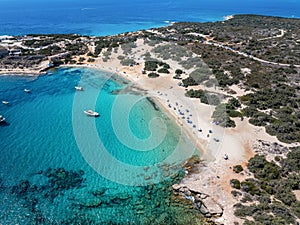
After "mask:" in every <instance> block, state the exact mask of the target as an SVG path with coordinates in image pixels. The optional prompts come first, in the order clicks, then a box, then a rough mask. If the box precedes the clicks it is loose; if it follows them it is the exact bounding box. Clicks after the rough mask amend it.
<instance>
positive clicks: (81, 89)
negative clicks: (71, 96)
mask: <svg viewBox="0 0 300 225" xmlns="http://www.w3.org/2000/svg"><path fill="white" fill-rule="evenodd" d="M75 89H76V91H83V87H81V86H75Z"/></svg>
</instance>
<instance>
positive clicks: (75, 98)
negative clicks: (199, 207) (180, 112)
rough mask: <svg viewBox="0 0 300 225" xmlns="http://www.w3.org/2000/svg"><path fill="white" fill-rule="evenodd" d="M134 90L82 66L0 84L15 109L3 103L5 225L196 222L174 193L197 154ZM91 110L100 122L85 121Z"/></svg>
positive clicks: (0, 154)
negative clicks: (173, 186) (186, 165)
mask: <svg viewBox="0 0 300 225" xmlns="http://www.w3.org/2000/svg"><path fill="white" fill-rule="evenodd" d="M76 85H80V86H82V87H83V88H84V91H82V92H76V91H75V89H74V86H76ZM127 85H130V84H128V83H127V82H126V81H124V80H120V79H119V78H116V77H114V76H113V75H111V74H107V73H105V72H101V71H97V70H90V69H78V68H76V69H74V68H68V69H67V68H60V69H56V70H53V71H50V72H49V73H48V74H47V75H45V76H40V77H14V76H1V77H0V98H1V100H6V101H9V102H10V105H3V104H1V105H0V114H2V115H4V116H5V118H6V120H7V123H6V124H2V125H1V126H0V141H1V143H0V161H1V163H0V179H1V182H0V195H1V196H0V199H1V200H0V223H3V224H16V223H19V224H33V223H37V224H47V223H48V224H49V223H50V224H51V223H53V224H62V223H63V221H64V222H65V223H67V224H79V222H80V220H82V221H84V222H85V223H89V224H94V223H103V224H107V223H109V221H112V222H114V223H125V222H128V221H129V223H131V224H147V221H148V222H149V223H150V222H153V221H156V220H159V218H160V217H162V216H163V218H162V219H163V220H164V221H167V220H168V221H171V220H177V219H180V218H181V219H182V218H184V217H182V216H180V215H181V214H183V215H185V216H187V217H188V218H194V219H195V218H197V216H196V217H195V215H198V214H197V213H195V212H194V213H193V216H192V215H191V214H189V213H188V211H187V210H186V209H185V208H184V207H182V206H180V205H179V206H178V205H175V206H174V205H173V206H172V204H173V201H172V194H171V191H170V190H169V189H168V188H169V187H170V185H171V184H172V182H175V181H176V180H178V179H179V178H180V177H182V175H183V174H182V173H183V171H182V169H181V165H180V164H181V163H182V162H183V161H185V160H186V159H187V158H188V157H190V156H191V155H192V154H193V153H194V147H193V146H192V144H191V143H190V142H189V141H188V140H187V138H186V137H185V135H184V134H182V133H181V130H180V129H179V127H178V126H177V125H176V124H174V123H173V121H172V120H170V119H169V118H168V116H166V115H165V114H164V113H163V112H162V111H160V110H155V108H154V107H153V105H152V104H150V102H149V101H148V100H147V98H145V97H146V96H144V95H142V94H139V93H134V92H131V91H129V92H128V91H126V92H125V91H122V90H124V88H125V87H126V86H127ZM24 88H28V89H30V90H31V93H25V92H24ZM115 90H119V93H118V94H115ZM126 90H128V88H127V89H126ZM86 109H93V110H96V111H97V112H99V113H100V117H98V118H93V117H88V116H86V115H85V114H84V113H83V111H84V110H86ZM59 168H61V169H59ZM25 181H26V182H25ZM27 181H28V182H27ZM20 182H21V183H20ZM22 182H23V183H22ZM179 211H180V213H178V212H179ZM73 217H76V220H74V218H73ZM87 218H88V219H87ZM176 218H177V219H176ZM88 221H89V222H88ZM173 222H174V221H173ZM170 223H171V222H170Z"/></svg>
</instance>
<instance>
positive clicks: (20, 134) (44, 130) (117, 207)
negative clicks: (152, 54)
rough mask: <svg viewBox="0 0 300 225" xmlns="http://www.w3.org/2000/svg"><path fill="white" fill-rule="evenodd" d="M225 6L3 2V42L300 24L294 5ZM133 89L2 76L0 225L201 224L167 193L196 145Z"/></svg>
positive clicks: (82, 73) (93, 75)
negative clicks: (254, 20) (255, 22)
mask: <svg viewBox="0 0 300 225" xmlns="http://www.w3.org/2000/svg"><path fill="white" fill-rule="evenodd" d="M224 2H225V1H223V0H213V1H194V0H177V1H158V0H152V1H150V0H145V1H138V0H133V1H120V0H112V1H103V0H90V1H80V0H60V1H59V0H52V1H49V0H22V1H21V0H0V35H4V34H8V35H25V34H31V33H77V34H83V35H112V34H117V33H121V32H125V31H135V30H139V29H148V28H151V27H159V26H165V25H168V24H169V23H170V22H174V21H199V22H206V21H216V20H223V19H224V16H226V15H231V14H241V13H247V14H249V13H251V14H263V15H273V16H283V17H295V18H300V2H299V1H297V0H286V1H283V0H264V1H262V0H245V1H236V0H228V1H226V4H225V3H224ZM76 85H80V86H82V87H83V88H84V91H82V92H76V91H75V89H74V86H76ZM130 87H131V84H130V83H128V81H125V80H122V79H120V78H118V77H116V76H114V75H112V74H108V73H106V72H102V71H96V70H91V69H84V68H59V69H55V70H52V71H49V72H48V73H47V74H46V75H44V76H40V77H34V76H32V77H30V76H26V77H25V76H0V101H2V100H5V101H9V102H10V104H9V105H4V104H0V115H4V117H5V118H6V121H7V123H5V124H1V126H0V224H22V225H23V224H201V222H200V221H201V216H200V215H199V212H197V211H194V210H191V209H190V208H189V206H186V205H185V204H182V203H181V202H178V200H177V199H176V198H174V196H173V195H172V191H171V190H170V186H171V185H172V183H174V182H177V181H178V180H180V179H181V178H182V177H183V175H184V171H183V169H182V165H181V163H182V162H184V161H185V160H186V159H188V158H189V157H190V156H191V155H192V154H194V153H195V149H194V147H193V145H192V144H191V143H190V142H189V140H188V139H187V138H186V136H185V135H184V134H183V133H182V131H181V129H180V128H179V127H178V126H177V125H176V124H175V123H174V122H173V121H172V120H171V119H170V118H169V117H168V115H166V114H165V113H164V112H163V111H162V110H161V109H157V108H156V107H154V105H153V102H151V101H149V99H147V96H146V95H145V93H143V92H142V91H141V92H136V91H134V90H131V88H130ZM25 88H28V89H30V90H31V92H30V93H26V92H24V89H25ZM86 109H93V110H96V111H97V112H99V113H100V117H98V118H91V117H87V116H86V115H85V114H84V113H83V111H84V110H86Z"/></svg>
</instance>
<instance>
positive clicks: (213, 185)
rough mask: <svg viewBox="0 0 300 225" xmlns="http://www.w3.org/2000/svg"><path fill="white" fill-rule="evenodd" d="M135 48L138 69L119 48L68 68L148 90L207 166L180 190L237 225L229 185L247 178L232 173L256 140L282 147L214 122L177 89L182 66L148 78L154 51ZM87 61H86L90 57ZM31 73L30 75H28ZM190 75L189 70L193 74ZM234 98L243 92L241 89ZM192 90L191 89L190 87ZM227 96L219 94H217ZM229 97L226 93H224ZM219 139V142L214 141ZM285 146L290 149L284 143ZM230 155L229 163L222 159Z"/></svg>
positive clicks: (260, 133) (242, 127)
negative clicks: (201, 196)
mask: <svg viewBox="0 0 300 225" xmlns="http://www.w3.org/2000/svg"><path fill="white" fill-rule="evenodd" d="M136 44H137V47H136V48H135V49H134V52H133V53H132V54H131V55H132V57H133V58H134V59H135V61H136V62H138V64H137V65H132V66H122V64H121V62H120V60H119V59H118V58H117V56H118V55H122V53H123V52H122V50H121V49H120V48H119V49H118V51H117V52H112V53H111V56H110V59H109V60H107V61H105V62H104V60H103V59H102V58H101V57H98V58H96V59H95V62H90V63H88V62H83V64H81V65H67V66H71V67H88V68H94V69H99V70H103V71H107V72H110V73H115V74H118V75H119V76H121V77H123V78H125V79H128V80H130V81H131V82H132V83H133V84H134V85H136V86H137V87H140V88H142V89H143V90H145V91H146V93H147V95H149V96H150V97H152V98H154V99H155V100H156V102H157V103H158V105H159V106H161V107H162V108H163V110H164V111H166V112H167V113H168V114H169V115H170V116H171V117H172V118H173V119H174V120H175V121H176V122H177V124H178V125H179V126H180V127H181V128H182V130H183V132H184V133H185V134H186V135H187V136H188V137H189V139H190V140H191V141H192V143H193V144H194V145H195V147H197V149H198V150H199V152H200V154H201V157H202V159H203V160H204V164H205V166H204V167H203V166H202V167H201V168H199V172H197V173H193V174H187V176H186V177H185V178H184V179H183V180H182V182H181V184H180V185H183V186H186V187H187V188H189V189H190V190H196V191H198V192H203V193H205V194H207V195H209V196H211V197H212V198H213V199H214V200H215V201H216V202H218V204H220V205H221V206H222V208H223V210H224V211H223V215H222V217H220V218H218V222H220V223H221V224H222V223H223V224H229V225H231V224H233V223H234V222H235V221H240V220H239V219H238V218H236V217H234V215H233V205H234V204H235V203H236V200H235V199H234V198H233V196H232V194H231V190H232V189H231V187H230V184H229V180H230V179H232V178H235V177H237V176H239V179H243V177H244V178H246V177H247V176H246V175H240V174H239V175H237V174H235V173H234V172H233V171H232V167H233V166H234V165H238V164H240V165H242V166H243V167H244V168H245V167H246V162H247V160H248V159H249V158H251V157H252V156H253V155H254V154H255V152H254V149H253V145H254V144H255V143H256V142H257V141H258V140H265V141H269V142H277V143H280V142H279V141H278V140H277V138H276V137H272V136H270V135H268V134H267V133H266V132H265V129H264V128H261V127H255V126H252V125H250V124H249V123H248V120H247V119H244V120H243V121H241V120H240V119H235V122H236V125H237V126H236V127H235V128H227V129H224V128H222V127H220V126H218V125H216V124H214V123H213V120H212V119H211V115H212V113H213V111H214V106H210V105H206V104H203V103H201V102H200V100H199V99H196V98H194V99H193V98H189V97H186V96H185V92H186V89H185V88H184V87H182V86H179V85H178V82H179V80H177V79H173V76H174V74H175V69H177V68H181V67H180V65H179V64H178V63H177V62H175V61H172V60H166V62H167V63H168V64H169V65H170V66H171V69H170V74H163V75H161V76H160V77H158V78H149V77H148V76H147V75H144V74H143V69H144V68H143V67H144V62H145V60H144V59H143V57H142V55H143V54H144V53H146V52H150V51H151V47H150V46H145V45H144V44H143V41H142V40H138V41H137V42H136ZM86 58H87V57H86ZM18 72H20V73H24V71H23V72H22V71H19V70H15V71H5V70H1V73H3V74H14V73H18ZM27 72H28V73H29V74H30V73H31V72H32V71H30V70H28V71H27V70H26V71H25V73H27ZM189 72H190V71H187V74H189ZM183 76H187V75H186V74H185V75H183ZM235 88H236V89H237V94H236V95H235V97H238V96H241V95H243V94H244V93H245V92H244V91H243V90H241V89H239V88H238V87H235ZM191 89H192V88H191ZM214 91H217V92H219V93H223V92H222V90H220V89H214ZM224 94H226V93H224ZM216 140H217V141H216ZM281 144H282V145H285V146H289V145H286V144H283V143H281ZM225 154H227V155H228V160H225V159H224V155H225Z"/></svg>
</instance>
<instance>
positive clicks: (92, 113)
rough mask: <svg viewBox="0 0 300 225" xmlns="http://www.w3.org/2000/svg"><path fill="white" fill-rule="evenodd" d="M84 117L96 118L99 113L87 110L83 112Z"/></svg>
mask: <svg viewBox="0 0 300 225" xmlns="http://www.w3.org/2000/svg"><path fill="white" fill-rule="evenodd" d="M83 112H84V113H85V114H86V115H88V116H93V117H98V116H99V113H97V112H95V111H93V110H91V109H89V110H84V111H83Z"/></svg>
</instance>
